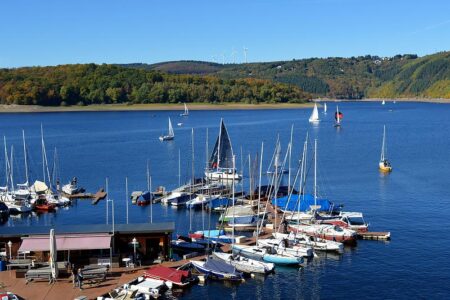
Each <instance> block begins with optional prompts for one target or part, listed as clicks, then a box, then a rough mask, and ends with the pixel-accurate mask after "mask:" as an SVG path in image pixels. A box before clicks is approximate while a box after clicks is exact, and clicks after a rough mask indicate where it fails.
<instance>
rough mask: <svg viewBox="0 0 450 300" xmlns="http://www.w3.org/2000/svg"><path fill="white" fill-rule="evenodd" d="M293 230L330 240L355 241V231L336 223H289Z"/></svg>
mask: <svg viewBox="0 0 450 300" xmlns="http://www.w3.org/2000/svg"><path fill="white" fill-rule="evenodd" d="M289 228H290V229H291V230H292V231H294V232H300V233H304V234H306V235H309V236H314V237H319V238H323V239H326V240H330V241H335V242H343V243H354V242H356V231H354V230H350V229H345V228H342V227H340V226H337V225H326V224H312V225H304V224H298V225H289Z"/></svg>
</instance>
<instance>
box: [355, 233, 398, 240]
mask: <svg viewBox="0 0 450 300" xmlns="http://www.w3.org/2000/svg"><path fill="white" fill-rule="evenodd" d="M358 238H359V239H363V240H380V241H388V240H390V239H391V233H390V232H358Z"/></svg>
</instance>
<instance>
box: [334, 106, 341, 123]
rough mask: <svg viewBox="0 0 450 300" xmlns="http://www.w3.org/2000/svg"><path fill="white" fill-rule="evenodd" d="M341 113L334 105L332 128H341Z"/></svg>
mask: <svg viewBox="0 0 450 300" xmlns="http://www.w3.org/2000/svg"><path fill="white" fill-rule="evenodd" d="M342 117H343V115H342V113H341V112H340V111H339V107H338V106H337V105H336V112H335V113H334V119H335V120H336V122H335V123H334V127H340V126H341V120H342Z"/></svg>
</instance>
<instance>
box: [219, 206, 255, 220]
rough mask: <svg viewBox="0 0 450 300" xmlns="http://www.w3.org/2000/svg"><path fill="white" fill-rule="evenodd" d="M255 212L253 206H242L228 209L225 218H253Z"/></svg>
mask: <svg viewBox="0 0 450 300" xmlns="http://www.w3.org/2000/svg"><path fill="white" fill-rule="evenodd" d="M254 214H255V212H254V211H253V208H252V207H251V206H247V205H246V206H242V205H235V206H232V207H228V208H227V210H226V212H225V216H227V217H233V216H236V217H239V216H249V215H250V216H252V215H254Z"/></svg>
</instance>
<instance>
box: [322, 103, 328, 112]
mask: <svg viewBox="0 0 450 300" xmlns="http://www.w3.org/2000/svg"><path fill="white" fill-rule="evenodd" d="M323 112H324V113H325V114H326V113H327V104H326V103H324V104H323Z"/></svg>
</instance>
